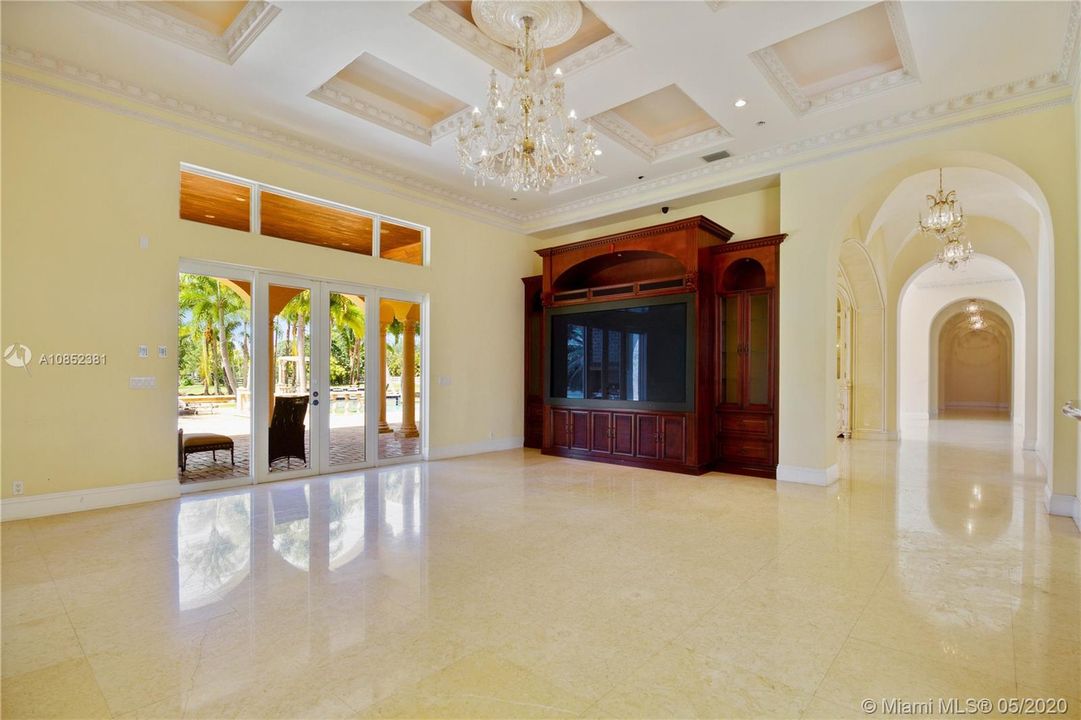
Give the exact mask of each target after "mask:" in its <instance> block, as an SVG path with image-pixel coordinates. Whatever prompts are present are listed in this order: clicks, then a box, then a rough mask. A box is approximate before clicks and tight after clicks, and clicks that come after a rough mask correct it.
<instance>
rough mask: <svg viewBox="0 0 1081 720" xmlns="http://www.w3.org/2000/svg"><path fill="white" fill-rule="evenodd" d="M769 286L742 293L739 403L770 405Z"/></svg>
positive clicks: (771, 402)
mask: <svg viewBox="0 0 1081 720" xmlns="http://www.w3.org/2000/svg"><path fill="white" fill-rule="evenodd" d="M772 295H773V291H772V290H752V291H749V292H747V293H745V294H744V314H743V318H744V319H743V322H744V330H743V363H744V365H743V367H744V371H743V378H744V384H743V403H742V406H743V407H745V408H755V409H761V410H765V409H768V408H770V407H772V406H773V397H772V395H773V387H772V386H773V383H772V378H773V362H774V361H773V347H772V346H773V337H771V336H772V327H773V307H772V306H773V302H772Z"/></svg>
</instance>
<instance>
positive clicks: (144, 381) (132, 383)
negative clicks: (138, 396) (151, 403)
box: [128, 375, 158, 390]
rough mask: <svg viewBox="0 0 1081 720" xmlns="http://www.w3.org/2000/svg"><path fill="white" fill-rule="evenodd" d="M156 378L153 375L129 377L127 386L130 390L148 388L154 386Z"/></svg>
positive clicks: (156, 381) (156, 382)
mask: <svg viewBox="0 0 1081 720" xmlns="http://www.w3.org/2000/svg"><path fill="white" fill-rule="evenodd" d="M157 384H158V379H157V378H156V377H154V376H153V375H151V376H149V377H129V378H128V388H130V389H131V390H149V389H150V388H152V387H156V386H157Z"/></svg>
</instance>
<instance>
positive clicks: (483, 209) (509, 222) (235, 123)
mask: <svg viewBox="0 0 1081 720" xmlns="http://www.w3.org/2000/svg"><path fill="white" fill-rule="evenodd" d="M0 51H2V57H3V61H4V63H5V64H8V63H10V64H12V65H17V66H21V67H25V68H29V69H30V70H35V71H39V72H43V73H45V74H46V75H49V76H52V77H53V78H58V79H64V80H70V81H74V82H77V83H79V84H81V85H84V86H88V87H90V88H92V89H94V90H99V91H103V92H105V93H107V94H108V95H111V96H114V97H120V98H123V99H125V100H131V101H134V102H137V103H140V104H143V105H146V106H149V107H151V108H153V109H155V110H160V111H164V112H166V113H169V114H171V115H176V116H179V117H182V118H185V119H188V120H195V121H198V122H201V123H206V124H209V125H210V126H212V127H214V128H215V129H216V130H220V131H226V132H229V133H234V134H237V135H240V136H243V137H246V138H248V139H249V140H252V141H257V142H261V143H269V144H271V145H274V146H277V147H278V148H280V149H282V150H285V151H290V152H299V153H302V154H304V155H307V156H310V157H311V158H312V159H314V160H319V161H322V162H326V163H330V164H333V165H337V166H339V167H343V168H346V169H348V170H349V171H351V172H353V173H361V174H363V175H365V176H368V177H369V178H372V179H373V180H374V181H375V182H369V183H362V184H364V185H365V186H366V187H368V188H370V189H373V190H377V191H379V192H387V193H391V194H394V195H396V196H398V197H403V198H407V199H409V200H412V201H414V202H421V203H424V204H427V205H429V206H431V207H439V208H441V209H443V210H450V211H452V212H457V213H458V214H461V215H465V216H466V217H469V218H471V219H473V220H479V221H481V222H485V223H488V224H491V225H495V226H497V227H501V228H504V229H508V230H514V231H515V232H521V226H520V222H521V219H522V216H521V215H520V214H518V213H514V212H511V211H509V210H505V209H504V208H501V207H498V206H494V205H490V204H488V203H485V202H482V201H480V200H477V199H475V198H472V197H469V196H466V195H464V194H462V193H460V192H458V191H456V190H453V189H451V188H448V187H446V186H443V185H439V184H437V183H434V182H431V181H428V180H426V179H423V178H420V177H416V176H413V175H408V174H406V173H403V172H401V171H398V170H395V169H393V168H389V167H386V166H384V165H381V164H378V163H375V162H373V161H371V160H370V159H368V158H364V157H358V156H353V155H350V154H347V153H345V152H343V151H342V150H340V149H337V148H333V147H328V146H324V145H317V144H315V143H313V142H311V141H309V140H307V139H304V138H302V137H298V136H295V135H288V134H286V133H283V132H280V131H278V130H275V129H272V128H268V127H263V126H259V125H255V124H253V123H250V122H248V121H246V120H242V119H240V118H234V117H230V116H228V115H225V114H223V113H219V112H216V111H214V110H211V109H209V108H206V107H204V106H201V105H198V104H195V103H191V102H188V101H185V100H181V99H178V98H174V97H171V96H168V95H164V94H162V93H159V92H157V91H154V90H149V89H146V88H142V87H139V86H137V85H134V84H133V83H129V82H127V81H124V80H120V79H118V78H114V77H110V76H107V75H104V74H102V73H98V72H95V71H93V70H89V69H86V68H83V67H80V66H78V65H75V64H73V63H68V62H65V61H63V60H58V59H56V58H53V57H50V56H48V55H44V54H41V53H36V52H33V51H30V50H26V49H22V48H13V47H11V46H9V45H6V44H5V45H0ZM3 77H4V79H5V80H9V81H13V82H18V83H20V84H22V85H26V86H29V87H34V88H36V89H39V90H46V91H51V92H53V93H54V94H58V95H62V96H63V97H66V98H68V99H71V100H75V101H79V102H83V103H84V104H88V105H91V106H93V107H97V108H101V109H107V110H112V111H114V112H118V113H120V114H123V115H127V116H128V117H134V118H138V119H140V120H145V121H148V122H152V123H155V124H158V125H162V126H164V127H168V128H171V129H173V130H178V131H181V132H185V133H188V134H192V135H195V136H197V137H202V138H205V139H209V140H213V141H216V142H222V143H224V144H227V145H231V146H233V147H238V148H241V149H244V150H246V151H248V152H256V153H257V154H261V155H266V154H267V153H266V151H265V150H256V149H255V148H253V147H252V146H250V145H247V144H243V143H234V142H230V141H229V140H228V139H226V138H224V137H222V136H220V135H217V134H211V133H205V132H200V131H197V130H194V129H192V128H189V127H186V126H184V125H182V124H179V123H173V122H168V121H165V120H163V119H162V118H160V117H158V116H156V115H152V114H148V113H139V112H133V111H131V110H130V109H129V108H127V107H125V106H123V105H121V104H119V103H117V102H113V101H109V100H107V99H103V100H100V101H99V100H97V99H95V98H89V97H86V96H84V95H82V94H80V93H75V92H68V91H64V90H63V89H62V88H59V87H56V86H55V85H52V84H50V83H46V82H38V81H35V80H33V79H29V78H24V77H20V76H18V75H16V74H14V73H12V72H11V71H9V70H8V69H6V68H5V69H4V71H3ZM279 159H284V158H279ZM293 164H296V163H293ZM305 167H306V168H308V169H311V170H314V171H316V172H320V170H319V167H318V166H311V165H305ZM335 176H336V177H340V175H335ZM351 179H352V180H353V181H356V177H355V176H354V177H352V178H351ZM397 187H402V188H407V189H408V190H410V191H412V192H409V193H403V192H400V191H398V190H397V189H396V188H397ZM433 200H438V201H441V202H433Z"/></svg>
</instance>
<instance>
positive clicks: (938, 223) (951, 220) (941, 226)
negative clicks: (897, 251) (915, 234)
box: [916, 168, 972, 270]
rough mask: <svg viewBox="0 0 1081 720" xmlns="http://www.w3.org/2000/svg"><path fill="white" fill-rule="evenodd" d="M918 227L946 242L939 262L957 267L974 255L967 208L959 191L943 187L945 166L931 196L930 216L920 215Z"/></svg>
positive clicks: (940, 171) (939, 256)
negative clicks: (935, 190)
mask: <svg viewBox="0 0 1081 720" xmlns="http://www.w3.org/2000/svg"><path fill="white" fill-rule="evenodd" d="M916 227H917V228H918V229H919V230H920V232H922V233H924V234H925V235H929V236H932V237H935V238H937V239H938V240H939V242H941V243H942V247H941V248H940V249H939V251H938V255H937V256H936V259H937V260H938V263H939V265H946V266H947V267H949V269H950V270H956V269H957V267H958V266H959V265H963V264H964V263H966V262H968V261H969V260H970V259H971V258H972V243H971V242H970V241H969V240H968V238H967V237H965V232H964V230H965V211H964V210H963V209H962V208H961V203H960V201H958V199H957V191H956V190H950V191H949V192H945V191H944V190H943V189H942V168H939V169H938V192H937V193H935V194H934V195H928V196H927V220H926V221H925V220H924V219H923V216H922V215H920V217H919V219H918V220H917V221H916Z"/></svg>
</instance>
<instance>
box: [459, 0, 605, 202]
mask: <svg viewBox="0 0 1081 720" xmlns="http://www.w3.org/2000/svg"><path fill="white" fill-rule="evenodd" d="M472 12H473V19H474V21H475V22H476V23H477V27H479V28H480V29H481V31H483V32H484V33H485V34H486V35H488V36H489V37H491V38H492V39H493V40H496V41H498V42H501V43H503V44H505V45H510V46H512V47H514V49H515V71H514V77H513V78H512V83H511V85H510V88H509V90H507V91H504V90H503V88H502V87H500V83H499V78H498V77H497V75H496V71H495V69H494V68H493V69H492V72H491V76H490V78H489V81H488V104H487V106H486V108H485V109H484V111H483V112H482V111H481V109H480V108H479V107H477V108H474V109H473V113H472V115H471V116H470V118H469V119H468V120H463V121H462V122H461V124H460V125H459V128H458V164H459V166H460V167H461V168H462V172H463V173H466V172H472V173H473V182H474V184H481V185H483V184H485V183H486V182H487V181H488V180H492V181H498V182H499V183H500V184H502V185H510V186H511V188H512V189H514V190H515V191H518V190H544V189H547V188H549V187H551V185H552V183H553V182H555V181H556V180H561V181H563V182H578V183H581V182H582V180H583V179H584V178H586V177H588V176H590V175H592V174H594V172H595V170H594V159H595V157H596V156H597V155H600V154H601V150H600V148H598V147H597V136H596V134H595V133H594V132H593V127H592V125H591V124H590V123H588V122H587V123H586V124H585V128H584V129H582V128H580V127H579V123H578V117H577V115H576V114H575V112H574V110H571V111H570V112H567V111H566V109H565V108H564V102H565V88H564V84H563V73H562V71H561V70H559V68H556V71H555V72H554V73H552V74H551V75H549V73H548V68H547V66H546V65H545V61H544V48H546V47H552V46H554V45H559V44H561V43H564V42H566V41H567V40H569V39H570V38H571V37H573V36H574V34H575V33H576V32H578V29H579V27H581V24H582V5H581V3H579V2H578V1H577V0H573V1H572V2H566V1H559V2H517V1H507V0H474V1H473V4H472Z"/></svg>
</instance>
